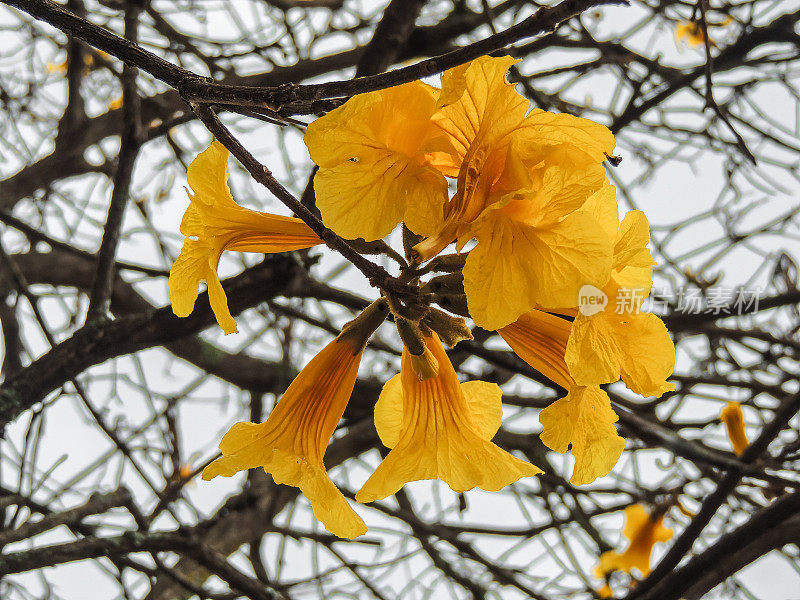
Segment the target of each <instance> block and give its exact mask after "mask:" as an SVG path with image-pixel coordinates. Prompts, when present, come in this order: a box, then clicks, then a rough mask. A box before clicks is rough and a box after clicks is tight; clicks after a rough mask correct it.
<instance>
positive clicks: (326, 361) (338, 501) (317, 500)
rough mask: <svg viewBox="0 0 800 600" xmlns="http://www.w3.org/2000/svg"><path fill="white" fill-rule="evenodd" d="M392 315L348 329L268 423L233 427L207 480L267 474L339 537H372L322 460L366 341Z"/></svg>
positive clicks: (368, 317) (374, 315)
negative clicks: (257, 470) (294, 491)
mask: <svg viewBox="0 0 800 600" xmlns="http://www.w3.org/2000/svg"><path fill="white" fill-rule="evenodd" d="M386 314H387V311H386V309H385V306H383V305H380V301H378V303H375V304H373V305H372V307H371V308H370V309H367V311H365V313H363V314H362V315H361V316H360V317H358V318H357V319H356V320H355V321H353V322H351V324H350V325H349V326H346V327H345V329H344V330H343V332H342V333H341V334H340V335H339V337H337V338H336V339H335V340H333V341H332V342H331V343H330V344H328V345H327V346H326V347H325V348H323V349H322V351H320V353H319V354H317V355H316V356H315V357H314V358H313V359H312V360H311V362H309V363H308V364H307V365H306V367H305V368H304V369H303V370H302V371H301V372H300V373H299V374H298V376H297V377H296V378H295V380H294V381H293V382H292V383H291V385H290V386H289V388H288V389H287V390H286V393H284V395H283V397H282V398H281V399H280V401H279V402H278V404H277V405H276V406H275V408H274V409H273V411H272V413H271V414H270V415H269V418H268V419H267V420H266V421H265V422H264V423H260V424H256V423H237V424H236V425H234V426H233V427H232V428H231V430H230V431H228V433H226V434H225V437H223V438H222V441H221V442H220V445H219V449H220V450H221V451H222V455H223V456H222V458H220V459H217V460H215V461H214V462H213V463H211V464H210V465H208V466H207V467H206V468H205V470H204V471H203V479H206V480H208V479H212V478H214V477H216V476H218V475H222V476H223V477H231V476H232V475H234V474H235V473H237V472H238V471H242V470H244V469H252V468H254V467H263V468H264V470H265V471H266V472H267V473H270V474H272V478H273V479H274V480H275V483H282V484H286V485H291V486H294V487H298V488H300V491H301V492H302V493H303V494H304V495H305V496H306V498H308V500H309V502H310V503H311V507H312V508H313V510H314V515H315V516H316V517H317V519H319V520H320V521H321V522H322V524H323V525H324V526H325V528H326V529H327V530H328V531H330V532H331V533H333V534H334V535H338V536H339V537H345V538H354V537H356V536H359V535H361V534H363V533H365V532H366V530H367V528H366V526H365V525H364V522H363V521H362V520H361V518H360V517H359V516H358V515H357V514H356V513H355V511H353V509H352V508H350V506H349V505H348V503H347V500H346V499H345V497H344V496H343V495H342V493H341V492H340V491H339V490H338V489H337V488H336V486H335V485H334V484H333V482H332V481H331V480H330V478H329V477H328V474H327V471H326V470H325V465H324V464H323V462H322V459H323V456H324V455H325V449H326V447H327V445H328V440H329V439H330V437H331V435H332V434H333V432H334V431H335V429H336V426H337V424H338V423H339V420H340V419H341V418H342V414H343V413H344V409H345V407H346V406H347V402H348V400H349V399H350V395H351V394H352V392H353V387H354V386H355V381H356V376H357V374H358V365H359V363H360V361H361V353H362V351H363V349H364V346H365V345H366V342H367V339H368V338H369V336H370V335H371V333H372V332H373V331H374V330H375V328H377V326H378V325H379V324H380V323H381V322H382V321H383V319H384V318H385V316H386Z"/></svg>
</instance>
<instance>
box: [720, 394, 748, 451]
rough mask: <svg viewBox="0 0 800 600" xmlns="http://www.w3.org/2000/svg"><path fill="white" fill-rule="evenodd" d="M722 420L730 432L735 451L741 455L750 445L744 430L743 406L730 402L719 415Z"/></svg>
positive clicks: (729, 436)
mask: <svg viewBox="0 0 800 600" xmlns="http://www.w3.org/2000/svg"><path fill="white" fill-rule="evenodd" d="M719 418H720V420H721V421H722V422H723V423H725V429H726V430H727V432H728V439H729V440H730V441H731V446H733V451H734V452H735V453H736V454H737V455H741V454H742V452H744V450H745V448H747V446H749V445H750V442H749V441H748V439H747V433H745V430H744V414H743V413H742V405H741V404H739V403H738V402H728V403H727V404H726V405H725V407H724V408H723V409H722V412H720V413H719Z"/></svg>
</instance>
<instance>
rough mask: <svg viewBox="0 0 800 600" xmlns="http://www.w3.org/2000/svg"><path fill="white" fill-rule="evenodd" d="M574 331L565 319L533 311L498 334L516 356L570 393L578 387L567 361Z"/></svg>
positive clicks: (500, 330)
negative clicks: (569, 341) (571, 389)
mask: <svg viewBox="0 0 800 600" xmlns="http://www.w3.org/2000/svg"><path fill="white" fill-rule="evenodd" d="M571 328H572V324H571V323H570V322H569V321H567V320H566V319H561V318H559V317H556V316H554V315H551V314H548V313H546V312H543V311H540V310H532V311H530V312H528V313H525V314H524V315H522V316H521V317H520V318H519V319H517V320H516V321H514V322H513V323H511V325H506V326H505V327H503V328H502V329H499V330H498V331H497V333H499V334H500V336H501V337H502V338H503V339H504V340H505V341H506V343H507V344H508V345H509V346H511V349H512V350H513V351H514V352H515V353H516V354H517V356H519V357H520V358H521V359H522V360H524V361H525V362H526V363H528V364H529V365H530V366H532V367H533V368H534V369H536V370H537V371H539V372H540V373H541V374H542V375H544V376H545V377H548V378H549V379H550V380H551V381H554V382H556V383H557V384H558V385H560V386H561V387H563V388H564V389H567V390H568V389H570V388H571V387H572V386H573V385H574V384H575V381H574V380H573V379H572V377H571V376H570V374H569V369H568V368H567V363H566V362H565V361H564V356H565V352H566V348H567V340H568V339H569V332H570V329H571Z"/></svg>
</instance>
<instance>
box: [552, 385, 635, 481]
mask: <svg viewBox="0 0 800 600" xmlns="http://www.w3.org/2000/svg"><path fill="white" fill-rule="evenodd" d="M618 419H619V417H618V416H617V413H615V412H614V410H613V409H612V408H611V400H610V399H609V397H608V394H606V393H605V392H604V391H603V390H601V389H600V388H599V387H597V386H586V387H584V386H573V387H572V388H571V389H570V390H569V393H568V394H567V395H566V397H564V398H561V399H559V400H556V401H555V402H553V403H552V404H551V405H550V406H548V407H547V408H545V409H544V410H543V411H542V412H541V413H539V421H540V422H541V424H542V434H541V436H540V438H541V440H542V443H544V445H545V446H547V447H548V448H550V449H551V450H555V451H556V452H562V453H563V452H566V451H567V450H568V449H569V447H570V444H571V445H572V455H573V456H574V457H575V469H574V471H573V473H572V478H571V479H570V483H572V484H573V485H584V484H587V483H591V482H592V481H594V480H595V479H597V478H598V477H603V476H605V475H608V473H609V472H610V471H611V469H613V468H614V465H615V464H617V461H618V460H619V457H620V455H621V454H622V451H623V450H624V449H625V439H624V438H621V437H620V436H619V435H617V430H616V429H615V428H614V423H616V422H617V420H618Z"/></svg>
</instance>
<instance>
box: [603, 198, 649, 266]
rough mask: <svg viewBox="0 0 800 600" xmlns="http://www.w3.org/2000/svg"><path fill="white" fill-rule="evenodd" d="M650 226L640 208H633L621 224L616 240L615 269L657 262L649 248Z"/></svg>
mask: <svg viewBox="0 0 800 600" xmlns="http://www.w3.org/2000/svg"><path fill="white" fill-rule="evenodd" d="M648 243H650V226H649V225H648V224H647V217H645V216H644V213H643V212H642V211H640V210H632V211H630V212H629V213H628V214H627V215H625V218H624V219H623V220H622V223H620V225H619V231H618V232H617V235H616V239H615V241H614V264H613V268H614V269H621V268H622V267H652V266H653V265H654V264H656V261H655V260H653V256H652V255H651V254H650V251H649V250H648V249H647V244H648Z"/></svg>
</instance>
